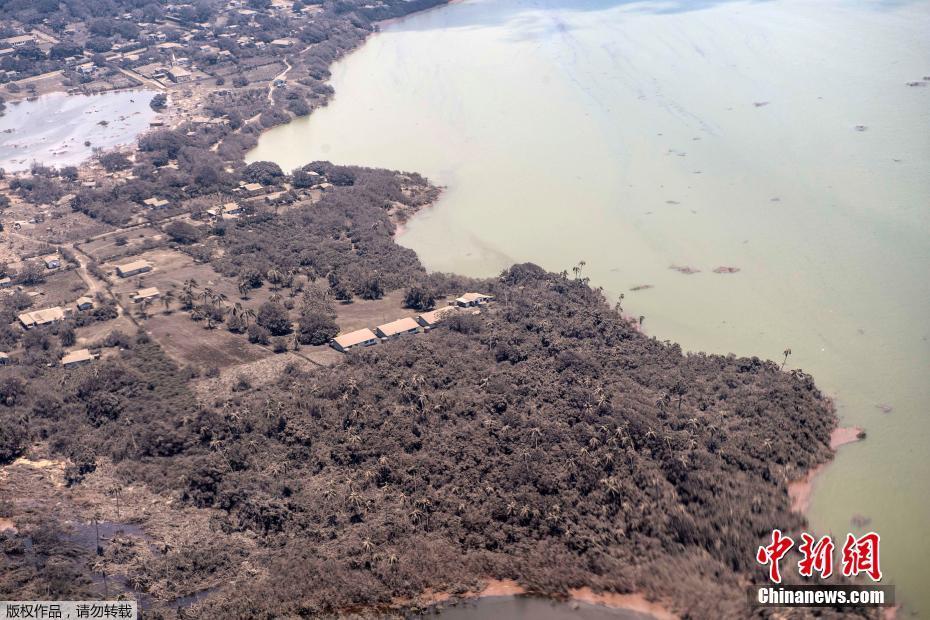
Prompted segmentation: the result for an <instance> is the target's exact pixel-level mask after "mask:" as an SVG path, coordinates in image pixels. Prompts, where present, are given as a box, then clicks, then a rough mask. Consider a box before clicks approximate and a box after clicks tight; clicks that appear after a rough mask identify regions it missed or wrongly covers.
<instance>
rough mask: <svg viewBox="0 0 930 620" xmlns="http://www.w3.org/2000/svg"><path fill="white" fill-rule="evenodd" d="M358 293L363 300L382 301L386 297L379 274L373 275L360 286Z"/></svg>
mask: <svg viewBox="0 0 930 620" xmlns="http://www.w3.org/2000/svg"><path fill="white" fill-rule="evenodd" d="M356 292H357V293H358V294H359V296H360V297H361V298H362V299H381V298H382V297H384V284H382V282H381V276H380V275H379V274H372V275H370V276H368V277H367V278H365V280H364V281H363V282H362V283H361V284H360V285H359V286H358V288H357V289H356Z"/></svg>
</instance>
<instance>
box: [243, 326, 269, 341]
mask: <svg viewBox="0 0 930 620" xmlns="http://www.w3.org/2000/svg"><path fill="white" fill-rule="evenodd" d="M248 334H249V342H251V343H253V344H268V343H269V342H270V341H271V332H269V331H268V330H267V329H265V328H264V327H262V326H261V325H257V324H255V323H252V324H251V325H249V329H248Z"/></svg>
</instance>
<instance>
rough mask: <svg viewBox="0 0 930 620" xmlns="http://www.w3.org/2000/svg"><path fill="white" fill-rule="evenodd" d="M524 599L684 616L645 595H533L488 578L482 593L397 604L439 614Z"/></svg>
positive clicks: (669, 619) (432, 595)
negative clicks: (450, 607)
mask: <svg viewBox="0 0 930 620" xmlns="http://www.w3.org/2000/svg"><path fill="white" fill-rule="evenodd" d="M523 596H529V597H536V598H540V599H545V600H549V601H553V602H558V603H563V604H567V605H570V604H571V603H585V604H587V605H594V606H598V607H606V608H608V609H614V610H617V611H632V612H636V613H640V614H647V615H649V616H651V617H652V618H654V619H655V620H680V616H678V615H677V614H674V613H672V612H671V611H669V609H668V608H667V607H665V605H663V604H662V603H660V602H657V601H650V600H649V599H648V598H647V597H646V595H645V594H643V593H641V592H632V593H629V594H619V593H616V592H595V591H594V590H593V589H591V588H590V587H589V586H584V587H581V588H571V589H569V590H568V595H567V596H565V595H564V594H555V593H544V592H532V591H530V590H528V589H526V588H525V587H523V586H521V585H520V584H519V583H518V582H517V581H515V580H513V579H488V580H486V582H485V586H484V587H483V588H482V589H481V590H480V591H477V592H476V591H468V592H465V593H463V594H460V595H454V594H452V593H450V592H431V591H429V590H427V591H425V592H424V593H423V594H421V596H420V597H418V599H416V600H415V601H410V600H403V601H395V604H396V605H397V607H396V609H397V610H403V611H409V610H410V609H411V607H418V606H422V607H425V608H427V609H429V610H434V611H436V610H437V607H438V606H440V605H443V604H449V605H456V604H458V603H462V602H477V601H480V600H481V599H486V598H517V597H523Z"/></svg>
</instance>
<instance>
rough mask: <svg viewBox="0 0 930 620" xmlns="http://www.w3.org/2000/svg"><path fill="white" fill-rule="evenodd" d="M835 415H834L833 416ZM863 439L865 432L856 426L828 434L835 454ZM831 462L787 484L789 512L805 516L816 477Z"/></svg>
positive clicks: (836, 429) (838, 429) (818, 466)
mask: <svg viewBox="0 0 930 620" xmlns="http://www.w3.org/2000/svg"><path fill="white" fill-rule="evenodd" d="M834 415H835V414H834ZM864 438H865V430H864V429H862V428H861V427H858V426H846V427H843V426H837V427H836V428H835V429H833V432H832V433H830V449H831V450H833V453H834V454H835V453H836V451H837V450H839V449H840V448H841V447H842V446H845V445H846V444H850V443H855V442H857V441H861V440H862V439H864ZM832 462H833V459H830V460H829V461H826V462H825V463H821V464H820V465H817V466H816V467H813V468H811V469H808V470H807V473H805V474H804V476H802V477H801V478H798V479H796V480H792V481H790V482H789V483H788V499H789V501H790V502H791V511H792V512H796V513H798V514H806V513H807V511H808V509H809V508H810V503H811V498H812V496H813V493H814V486H815V482H816V478H817V476H819V475H820V474H821V473H823V471H824V470H825V469H826V468H827V466H828V465H830V464H831V463H832Z"/></svg>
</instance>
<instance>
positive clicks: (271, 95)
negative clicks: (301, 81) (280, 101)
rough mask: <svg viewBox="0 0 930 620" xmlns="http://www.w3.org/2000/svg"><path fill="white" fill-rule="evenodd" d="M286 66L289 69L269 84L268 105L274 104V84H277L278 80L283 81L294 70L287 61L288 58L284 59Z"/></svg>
mask: <svg viewBox="0 0 930 620" xmlns="http://www.w3.org/2000/svg"><path fill="white" fill-rule="evenodd" d="M284 66H286V67H287V69H285V70H284V71H282V72H281V73H279V74H278V75H276V76H274V77H273V78H271V82H269V84H268V103H274V89H275V85H274V83H275V82H277V81H278V80H283V79H284V76H286V75H287V74H288V73H289V72H290V70H291V69H292V68H293V67H291V63H289V62H288V61H287V58H285V59H284Z"/></svg>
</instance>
